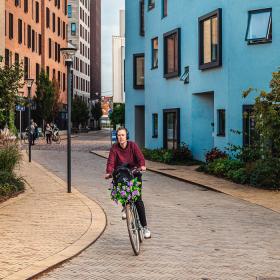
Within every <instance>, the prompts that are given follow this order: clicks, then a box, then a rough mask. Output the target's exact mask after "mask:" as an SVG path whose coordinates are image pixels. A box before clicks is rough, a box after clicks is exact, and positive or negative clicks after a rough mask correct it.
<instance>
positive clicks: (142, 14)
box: [139, 0, 145, 36]
mask: <svg viewBox="0 0 280 280" xmlns="http://www.w3.org/2000/svg"><path fill="white" fill-rule="evenodd" d="M144 6H145V4H144V0H140V2H139V25H140V36H144V35H145V10H144V9H145V8H144Z"/></svg>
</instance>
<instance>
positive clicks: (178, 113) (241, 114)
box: [125, 0, 280, 160]
mask: <svg viewBox="0 0 280 280" xmlns="http://www.w3.org/2000/svg"><path fill="white" fill-rule="evenodd" d="M202 2H203V3H202ZM125 57H126V61H125V63H126V64H125V90H126V127H127V128H128V130H129V132H130V138H131V139H133V140H135V141H136V142H138V144H140V146H145V147H147V148H160V147H166V148H170V149H172V148H176V147H177V146H178V145H179V143H182V142H184V143H186V144H187V145H188V146H189V147H190V149H191V150H192V152H193V155H194V157H195V158H197V159H200V160H203V159H204V155H205V153H206V152H207V151H209V150H210V149H211V148H213V147H218V148H220V149H224V148H225V147H226V146H227V145H228V143H231V144H236V145H247V144H249V143H250V141H251V137H250V134H251V133H252V131H253V129H254V121H253V119H252V118H250V117H247V116H250V113H251V111H252V104H254V96H253V95H252V96H249V98H246V99H244V98H242V92H243V91H244V90H246V89H248V88H249V87H253V88H258V89H264V90H269V82H270V80H271V77H272V72H274V71H277V70H278V67H279V65H280V1H279V0H265V1H263V0H254V1H251V0H205V1H191V0H145V1H144V0H126V55H125ZM245 116H246V117H245ZM237 131H239V132H241V133H237Z"/></svg>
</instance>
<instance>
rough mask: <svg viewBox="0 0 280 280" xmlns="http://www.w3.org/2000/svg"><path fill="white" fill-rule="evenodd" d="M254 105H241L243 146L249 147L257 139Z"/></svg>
mask: <svg viewBox="0 0 280 280" xmlns="http://www.w3.org/2000/svg"><path fill="white" fill-rule="evenodd" d="M255 126H256V125H255V117H254V105H243V146H251V145H253V144H254V141H255V140H256V138H257V135H256V130H255Z"/></svg>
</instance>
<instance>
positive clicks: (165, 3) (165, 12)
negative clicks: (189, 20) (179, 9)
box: [161, 0, 168, 19]
mask: <svg viewBox="0 0 280 280" xmlns="http://www.w3.org/2000/svg"><path fill="white" fill-rule="evenodd" d="M167 16H168V0H161V18H162V19H163V18H165V17H167Z"/></svg>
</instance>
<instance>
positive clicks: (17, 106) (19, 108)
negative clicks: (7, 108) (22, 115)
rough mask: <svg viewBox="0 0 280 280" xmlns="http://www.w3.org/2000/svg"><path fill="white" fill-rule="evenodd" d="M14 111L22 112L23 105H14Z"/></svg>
mask: <svg viewBox="0 0 280 280" xmlns="http://www.w3.org/2000/svg"><path fill="white" fill-rule="evenodd" d="M16 111H22V112H24V111H25V107H24V106H22V105H16Z"/></svg>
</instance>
